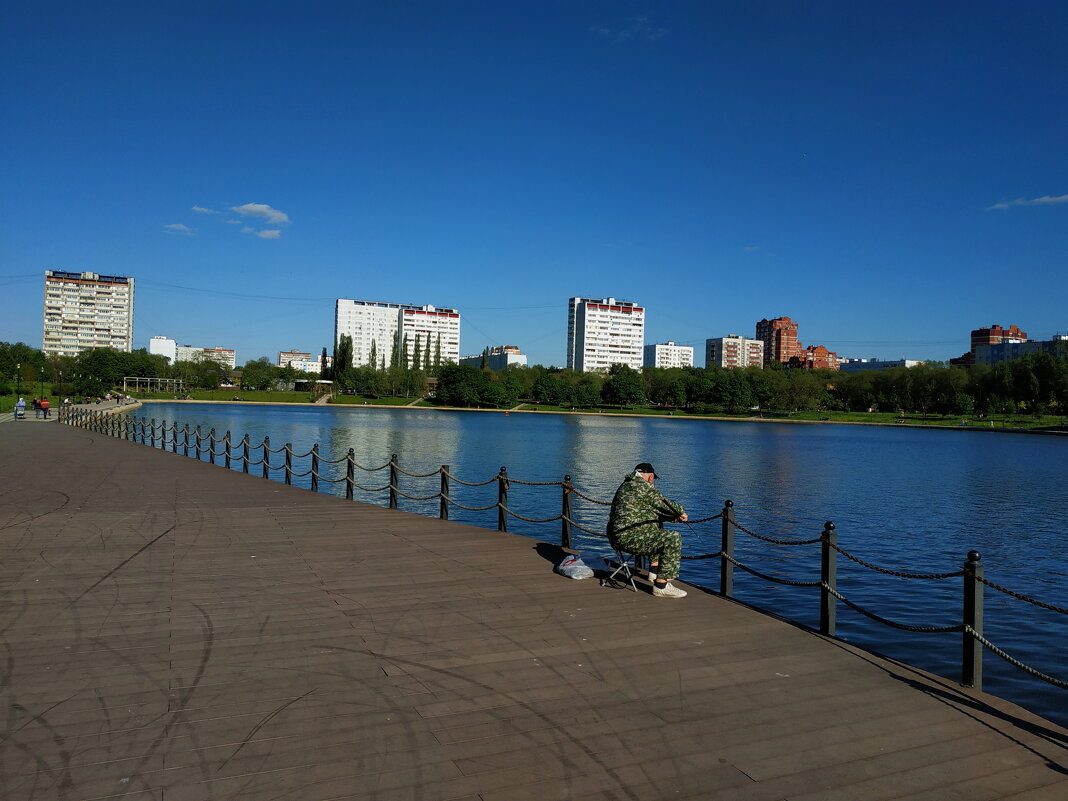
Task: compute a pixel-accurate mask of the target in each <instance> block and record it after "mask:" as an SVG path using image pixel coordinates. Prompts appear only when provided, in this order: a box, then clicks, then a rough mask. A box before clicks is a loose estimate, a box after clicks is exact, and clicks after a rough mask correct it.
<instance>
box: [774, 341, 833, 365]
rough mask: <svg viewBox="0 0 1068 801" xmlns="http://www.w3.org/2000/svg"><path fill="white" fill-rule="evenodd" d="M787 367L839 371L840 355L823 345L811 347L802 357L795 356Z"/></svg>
mask: <svg viewBox="0 0 1068 801" xmlns="http://www.w3.org/2000/svg"><path fill="white" fill-rule="evenodd" d="M786 366H787V367H803V368H804V369H806V370H837V369H838V354H837V353H835V352H834V351H833V350H827V348H825V347H824V346H823V345H809V346H808V347H807V348H805V349H804V350H803V351H801V353H800V355H798V356H793V357H791V358H790V361H788V362H787V363H786Z"/></svg>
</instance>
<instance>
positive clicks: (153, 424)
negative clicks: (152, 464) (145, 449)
mask: <svg viewBox="0 0 1068 801" xmlns="http://www.w3.org/2000/svg"><path fill="white" fill-rule="evenodd" d="M152 447H153V448H155V447H156V418H155V417H153V418H152Z"/></svg>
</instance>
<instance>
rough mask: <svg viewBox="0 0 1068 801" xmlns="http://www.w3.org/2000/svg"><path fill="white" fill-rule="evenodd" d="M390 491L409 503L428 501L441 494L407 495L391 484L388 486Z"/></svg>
mask: <svg viewBox="0 0 1068 801" xmlns="http://www.w3.org/2000/svg"><path fill="white" fill-rule="evenodd" d="M388 486H389V488H390V489H391V490H393V491H394V492H395V493H397V494H398V495H400V496H401V497H402V498H407V499H408V500H410V501H429V500H431V499H432V498H440V497H441V493H440V492H435V493H434V494H433V495H409V494H408V493H407V492H401V491H400V490H399V489H397V487H395V486H394V485H393V484H389V485H388Z"/></svg>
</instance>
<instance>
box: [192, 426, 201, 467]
mask: <svg viewBox="0 0 1068 801" xmlns="http://www.w3.org/2000/svg"><path fill="white" fill-rule="evenodd" d="M193 433H194V436H196V440H197V445H196V451H197V461H198V462H199V461H200V439H201V437H200V426H197V430H196V431H195V432H193Z"/></svg>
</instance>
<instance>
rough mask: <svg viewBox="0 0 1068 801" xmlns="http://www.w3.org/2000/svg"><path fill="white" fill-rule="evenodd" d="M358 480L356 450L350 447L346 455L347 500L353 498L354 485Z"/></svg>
mask: <svg viewBox="0 0 1068 801" xmlns="http://www.w3.org/2000/svg"><path fill="white" fill-rule="evenodd" d="M355 480H356V452H355V451H354V450H353V449H352V448H349V454H348V456H346V457H345V500H346V501H351V500H352V485H353V482H354V481H355Z"/></svg>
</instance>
